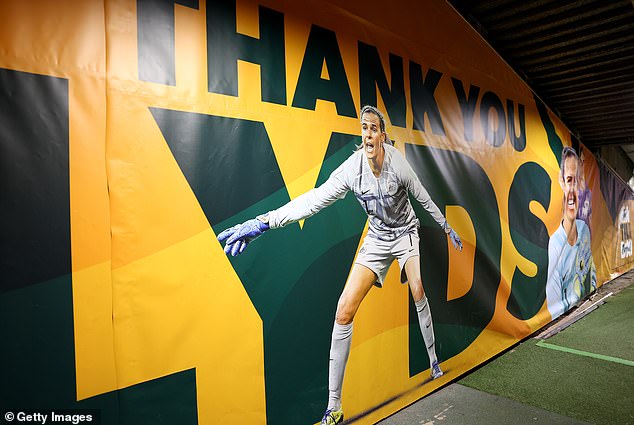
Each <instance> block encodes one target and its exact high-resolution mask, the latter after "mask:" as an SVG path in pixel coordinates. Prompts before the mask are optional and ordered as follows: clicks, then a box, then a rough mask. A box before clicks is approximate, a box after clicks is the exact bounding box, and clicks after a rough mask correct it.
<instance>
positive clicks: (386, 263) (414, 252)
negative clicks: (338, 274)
mask: <svg viewBox="0 0 634 425" xmlns="http://www.w3.org/2000/svg"><path fill="white" fill-rule="evenodd" d="M419 242H420V238H419V237H418V233H417V232H408V233H405V234H403V235H402V236H400V237H398V238H397V239H395V240H393V241H389V242H388V241H382V240H380V239H377V238H373V237H371V236H366V237H365V239H364V240H363V245H361V249H360V250H359V254H358V255H357V259H356V260H355V264H361V265H362V266H365V267H367V268H369V269H370V270H372V271H373V272H374V274H375V275H376V279H377V281H376V282H375V283H374V284H375V285H376V286H378V287H379V288H381V287H382V286H383V281H384V280H385V276H386V275H387V271H388V270H389V268H390V265H391V264H392V262H393V261H394V259H397V260H398V265H399V266H400V269H401V283H405V282H407V277H406V275H405V270H404V269H405V263H406V262H407V260H409V259H410V258H411V257H418V256H420V252H419V246H418V244H419Z"/></svg>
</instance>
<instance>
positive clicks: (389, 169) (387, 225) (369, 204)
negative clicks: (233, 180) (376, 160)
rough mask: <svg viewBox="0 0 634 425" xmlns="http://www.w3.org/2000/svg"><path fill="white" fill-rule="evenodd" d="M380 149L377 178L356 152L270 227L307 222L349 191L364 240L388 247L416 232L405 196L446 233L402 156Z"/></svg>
mask: <svg viewBox="0 0 634 425" xmlns="http://www.w3.org/2000/svg"><path fill="white" fill-rule="evenodd" d="M383 148H384V149H385V157H384V160H383V168H382V169H381V175H380V176H379V177H376V176H375V175H374V174H373V173H372V169H371V168H370V164H369V163H368V160H367V158H366V157H365V155H364V153H363V151H362V150H358V151H356V152H355V153H353V154H352V155H351V156H350V157H349V158H348V159H347V160H345V161H344V163H343V164H341V165H340V166H339V167H338V168H337V169H336V170H335V171H333V172H332V174H331V175H330V177H329V178H328V180H327V181H326V182H325V183H324V184H322V185H321V186H319V187H317V188H315V189H312V190H310V191H308V192H306V193H304V194H303V195H300V196H298V197H297V198H295V199H293V200H292V201H290V202H289V203H287V204H286V205H284V206H282V207H280V208H278V209H276V210H273V211H270V212H269V213H268V218H269V226H270V227H271V228H277V227H282V226H286V225H287V224H289V223H293V222H296V221H299V220H302V219H305V218H308V217H310V216H312V215H314V214H316V213H317V212H318V211H320V210H321V209H322V208H325V207H327V206H329V205H330V204H332V203H333V202H335V201H336V200H337V199H343V197H344V196H345V195H346V193H347V192H348V191H352V192H353V193H354V196H356V198H357V200H358V201H359V203H360V204H361V206H362V207H363V209H364V210H365V212H366V213H367V214H368V217H369V230H368V236H371V237H375V238H377V239H380V240H385V241H391V240H394V239H396V238H398V237H399V236H401V235H403V234H404V233H407V232H409V231H412V230H414V229H416V228H418V226H419V222H418V219H417V218H416V214H414V209H413V208H412V205H411V203H410V201H409V198H408V196H407V193H408V191H409V193H411V194H412V195H413V196H414V198H415V199H416V200H417V201H418V202H420V204H421V206H422V207H423V208H425V209H426V210H427V211H428V212H429V214H431V216H432V217H433V218H434V220H436V222H437V223H438V224H439V225H440V227H442V228H443V229H444V230H446V229H447V228H448V225H447V220H446V219H445V217H444V216H443V214H442V213H441V212H440V210H439V209H438V207H437V206H436V204H435V203H434V201H432V199H431V197H430V196H429V193H427V190H426V189H425V188H424V187H423V185H422V184H421V182H420V180H418V177H417V176H416V174H414V170H412V167H410V165H409V163H408V162H407V160H406V159H405V157H404V156H403V154H401V152H399V151H398V149H396V148H394V147H393V146H390V145H388V144H386V143H384V144H383Z"/></svg>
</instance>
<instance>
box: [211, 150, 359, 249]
mask: <svg viewBox="0 0 634 425" xmlns="http://www.w3.org/2000/svg"><path fill="white" fill-rule="evenodd" d="M345 164H346V163H345V162H344V164H342V165H341V166H340V167H339V168H337V169H336V170H335V171H333V173H332V174H331V175H330V177H329V178H328V180H327V181H326V182H325V183H324V184H322V185H321V186H319V187H317V188H315V189H312V190H310V191H308V192H306V193H304V194H302V195H300V196H298V197H297V198H295V199H293V200H292V201H290V202H288V203H286V204H285V205H283V206H282V207H280V208H278V209H276V210H273V211H269V212H268V213H266V214H264V215H261V216H258V217H257V218H254V219H251V220H248V221H246V222H244V223H242V224H238V225H235V226H233V227H231V228H229V229H227V230H225V231H224V232H222V233H220V234H219V235H218V240H219V241H220V242H222V241H225V240H226V241H227V242H226V244H225V252H226V253H227V254H231V255H232V256H236V255H238V254H242V253H243V252H244V250H245V249H246V247H247V246H248V245H249V244H250V243H251V242H253V241H254V240H255V239H256V238H258V237H259V236H260V235H262V234H263V233H264V232H265V231H267V230H269V229H276V228H278V227H283V226H286V225H287V224H290V223H294V222H296V221H299V220H303V219H305V218H308V217H310V216H312V215H314V214H316V213H317V212H319V211H320V210H321V209H323V208H326V207H327V206H329V205H331V204H332V203H333V202H335V201H336V200H337V199H341V198H343V197H344V196H345V195H346V192H347V191H348V190H349V186H348V184H347V183H346V179H345V176H344V165H345Z"/></svg>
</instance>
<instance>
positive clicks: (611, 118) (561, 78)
mask: <svg viewBox="0 0 634 425" xmlns="http://www.w3.org/2000/svg"><path fill="white" fill-rule="evenodd" d="M448 1H449V3H450V4H451V5H452V6H453V7H454V8H455V9H456V10H457V11H458V12H459V13H460V14H461V15H462V16H463V17H464V18H465V19H466V20H467V21H468V22H469V23H470V24H471V26H472V27H473V28H475V29H476V30H477V31H478V32H479V33H480V34H481V35H482V37H484V39H485V40H486V41H487V42H488V43H489V44H490V45H491V46H492V47H493V48H494V49H495V50H496V51H497V52H498V54H499V55H500V56H501V57H502V58H503V59H504V60H505V61H506V62H507V63H508V64H509V65H510V66H511V67H512V68H513V69H514V70H515V71H516V72H517V73H518V74H519V75H520V76H521V77H522V78H523V79H524V80H525V81H526V82H527V83H528V84H529V85H530V87H531V88H532V89H533V91H534V92H535V93H536V94H537V96H539V97H540V98H541V99H542V101H543V102H544V103H545V104H546V105H548V107H549V108H550V109H551V110H552V111H553V112H554V113H555V114H557V115H559V117H560V119H561V120H562V121H563V122H564V123H565V124H566V126H567V127H568V128H569V129H570V131H571V132H572V133H573V134H574V135H575V136H576V137H577V138H578V139H579V140H580V141H581V142H582V143H583V144H585V145H586V146H587V147H589V148H590V149H592V150H595V151H596V150H597V149H598V148H600V147H602V146H608V145H609V146H620V147H621V148H622V149H623V150H624V151H625V152H626V153H627V154H628V156H629V157H630V159H631V160H632V161H633V162H634V0H618V1H612V0H610V1H605V0H580V1H569V0H536V1H519V0H484V1H469V0H448Z"/></svg>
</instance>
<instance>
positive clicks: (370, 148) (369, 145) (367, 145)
mask: <svg viewBox="0 0 634 425" xmlns="http://www.w3.org/2000/svg"><path fill="white" fill-rule="evenodd" d="M365 151H366V152H367V153H372V152H374V143H372V142H369V141H366V142H365Z"/></svg>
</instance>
